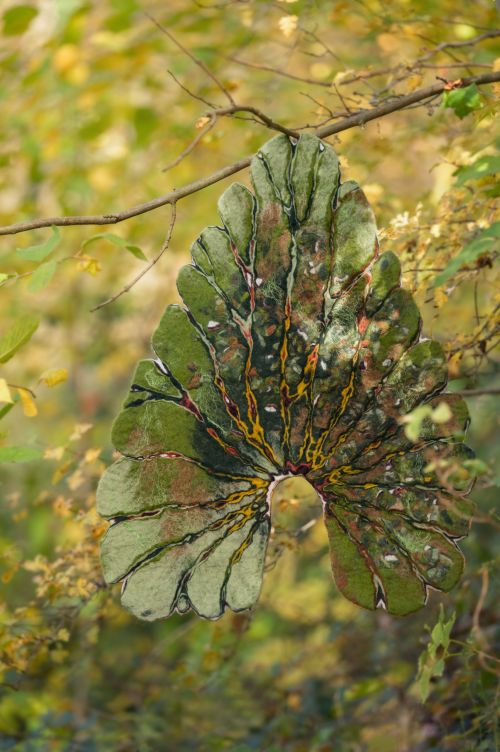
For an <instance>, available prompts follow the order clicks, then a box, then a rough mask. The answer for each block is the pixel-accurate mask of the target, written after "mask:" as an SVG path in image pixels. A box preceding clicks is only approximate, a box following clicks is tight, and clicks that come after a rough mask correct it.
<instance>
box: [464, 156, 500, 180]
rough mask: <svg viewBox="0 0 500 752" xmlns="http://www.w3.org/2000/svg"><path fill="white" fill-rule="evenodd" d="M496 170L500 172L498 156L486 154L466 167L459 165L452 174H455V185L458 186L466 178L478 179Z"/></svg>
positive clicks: (492, 173)
mask: <svg viewBox="0 0 500 752" xmlns="http://www.w3.org/2000/svg"><path fill="white" fill-rule="evenodd" d="M498 172H500V156H496V155H495V156H493V155H491V154H487V155H485V156H484V157H480V158H479V159H477V160H476V161H475V162H474V163H473V164H471V165H468V166H467V167H465V166H464V167H459V168H458V170H455V172H454V173H453V174H454V175H456V176H457V179H456V181H455V185H456V186H457V187H460V186H462V185H464V183H466V182H467V181H468V180H480V179H481V178H485V177H488V176H489V175H496V174H497V173H498Z"/></svg>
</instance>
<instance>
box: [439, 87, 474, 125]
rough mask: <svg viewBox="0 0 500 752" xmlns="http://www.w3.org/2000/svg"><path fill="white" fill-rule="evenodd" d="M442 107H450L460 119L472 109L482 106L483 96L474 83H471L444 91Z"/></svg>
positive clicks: (472, 110)
mask: <svg viewBox="0 0 500 752" xmlns="http://www.w3.org/2000/svg"><path fill="white" fill-rule="evenodd" d="M443 107H448V108H451V109H452V110H453V111H454V112H455V114H456V115H458V117H459V118H460V119H462V118H464V117H466V116H467V115H469V114H470V113H471V112H474V110H480V109H481V107H484V103H483V97H482V95H481V92H480V91H479V89H478V88H477V86H476V84H471V85H470V86H465V87H463V88H460V89H452V90H451V91H445V92H444V94H443Z"/></svg>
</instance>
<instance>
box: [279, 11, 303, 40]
mask: <svg viewBox="0 0 500 752" xmlns="http://www.w3.org/2000/svg"><path fill="white" fill-rule="evenodd" d="M298 20H299V17H298V16H282V17H281V18H280V20H279V21H278V26H279V28H280V31H282V32H283V36H285V37H286V38H287V39H288V38H289V37H291V36H292V34H293V32H294V31H295V29H296V28H297V23H298Z"/></svg>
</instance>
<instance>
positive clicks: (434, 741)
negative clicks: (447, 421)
mask: <svg viewBox="0 0 500 752" xmlns="http://www.w3.org/2000/svg"><path fill="white" fill-rule="evenodd" d="M144 11H147V12H148V13H149V14H151V15H152V16H153V17H154V18H155V19H156V20H157V21H159V22H160V23H161V24H163V25H164V26H165V28H167V29H168V30H169V31H170V32H171V33H173V34H174V35H175V37H176V38H177V39H178V40H179V41H181V42H182V44H184V45H185V46H186V47H188V48H189V50H190V51H191V52H192V53H193V54H194V55H196V56H197V58H199V59H200V60H202V61H203V63H204V64H205V65H206V66H208V67H209V68H210V70H211V71H213V72H214V74H215V75H217V76H218V77H219V79H220V80H221V81H222V83H223V85H224V86H225V87H226V89H227V90H228V91H230V92H231V94H232V95H233V96H234V97H235V98H236V99H237V101H238V102H244V103H246V104H251V105H253V106H256V107H258V108H260V109H262V110H263V111H264V112H266V114H268V115H269V116H270V117H272V118H273V119H274V120H277V121H279V122H280V123H282V124H284V125H285V126H288V127H291V128H296V127H300V126H304V125H306V124H315V123H319V122H322V121H324V120H325V119H326V120H328V119H329V118H330V115H331V113H329V111H330V110H332V109H333V111H334V112H333V115H335V113H336V112H338V111H339V108H340V111H345V113H347V114H348V112H349V110H350V109H351V108H355V109H356V108H360V107H361V108H362V107H370V106H373V105H376V104H377V103H379V102H380V101H383V100H384V99H385V98H387V97H395V96H399V95H401V94H405V93H408V92H411V91H414V90H416V89H418V88H419V87H422V86H425V85H428V84H432V83H433V82H435V80H436V76H441V77H443V78H446V79H447V80H452V81H453V80H455V79H457V78H459V77H460V76H461V75H471V74H474V73H480V72H483V71H487V70H499V69H500V61H499V54H500V53H499V47H498V43H497V40H496V38H495V37H494V35H493V34H492V33H491V32H492V31H493V30H494V29H495V26H496V25H497V22H498V14H497V12H496V10H495V7H494V3H492V2H491V1H490V0H476V2H475V3H469V4H466V5H465V6H464V7H459V8H458V10H457V4H456V2H452V1H451V0H440V2H432V1H431V0H394V1H393V2H390V3H383V2H380V1H379V0H353V1H352V2H342V1H336V2H331V1H330V2H328V1H327V0H279V1H277V2H272V1H270V0H246V1H245V0H234V1H233V2H231V0H225V1H224V0H221V2H214V0H200V1H199V2H198V1H197V0H170V1H169V2H168V3H164V2H160V1H159V0H142V2H141V1H140V0H103V1H102V2H100V3H90V2H84V0H3V2H2V3H0V35H1V44H0V107H1V118H0V223H1V224H3V225H5V224H8V223H12V222H18V221H22V220H24V219H30V218H33V217H39V216H50V215H58V214H94V213H97V214H100V213H111V212H113V211H118V210H121V209H125V208H127V207H129V206H132V205H134V204H136V203H140V202H143V201H146V200H149V199H151V198H154V197H156V196H158V195H160V194H162V193H165V192H167V191H169V190H171V189H172V188H173V187H180V186H182V185H184V184H186V183H188V182H190V181H192V180H195V179H197V178H198V177H202V176H205V175H208V174H210V173H211V172H213V171H215V170H217V169H219V168H220V167H222V166H224V165H226V164H230V163H232V162H234V161H236V160H238V159H240V158H242V157H244V156H247V155H249V154H252V153H253V152H254V151H255V150H256V149H257V148H258V146H259V145H260V144H261V143H263V142H264V141H265V140H267V138H269V137H270V135H272V134H271V133H270V131H268V130H266V129H265V128H264V127H263V126H262V125H260V124H258V123H256V122H251V121H250V122H249V121H248V119H244V116H241V117H238V118H236V117H231V118H220V119H218V120H217V122H216V124H215V127H213V128H212V129H211V130H209V131H208V132H207V133H206V134H205V135H204V136H203V137H202V138H201V140H200V143H199V144H198V146H197V147H196V149H195V150H194V151H193V152H192V153H191V154H189V155H188V156H187V157H186V158H185V159H184V160H183V161H181V162H180V163H179V164H178V165H177V166H176V167H174V168H173V169H171V170H169V171H167V172H162V168H164V167H165V166H166V165H168V164H169V163H170V162H172V161H173V160H175V158H176V157H177V156H178V155H179V154H180V153H181V152H182V150H183V149H184V148H185V147H186V146H187V145H188V144H189V143H190V142H191V141H192V139H193V138H194V137H196V135H197V134H198V133H199V132H200V128H202V127H203V126H204V124H206V119H205V120H203V118H204V116H205V112H206V109H207V106H206V105H205V104H203V103H202V102H200V101H199V100H198V99H196V98H195V97H194V96H192V95H190V94H189V93H188V92H186V91H185V90H183V88H182V87H181V86H179V85H178V83H176V82H175V80H174V79H173V78H172V76H170V75H169V73H168V71H169V70H170V71H172V73H173V74H174V76H175V77H176V78H177V80H178V81H179V82H180V83H182V84H183V85H184V86H186V87H188V88H189V90H190V91H191V92H192V93H193V94H196V95H197V96H200V97H202V98H204V99H207V100H208V101H210V102H215V103H216V104H218V105H219V106H220V105H224V104H226V103H225V102H224V97H223V95H222V93H221V91H220V90H219V89H218V88H217V86H216V85H215V84H214V82H213V80H211V79H210V78H209V77H208V76H206V75H205V74H204V72H203V70H201V69H200V67H199V66H198V67H197V66H195V65H194V64H193V61H192V60H191V59H190V58H189V57H188V56H187V55H185V54H182V53H181V52H180V51H179V49H177V48H176V47H175V45H174V44H173V43H172V41H171V40H170V39H169V38H168V37H167V36H166V35H165V34H162V32H161V30H160V29H159V28H158V27H157V26H155V25H154V23H152V21H151V19H149V18H148V17H147V16H146V15H145V13H144ZM478 38H479V39H478ZM448 42H451V43H453V44H452V46H451V47H450V46H449V47H444V46H443V45H444V43H448ZM457 43H458V44H457ZM431 50H434V52H433V53H432V55H430V56H428V57H426V55H427V53H428V52H429V51H431ZM418 58H420V59H421V64H420V65H418V66H415V65H413V61H415V60H417V59H418ZM422 58H424V60H423V61H422ZM237 61H240V62H237ZM241 61H244V62H246V63H251V64H252V65H254V66H257V67H251V66H250V65H244V64H242V63H241ZM464 61H466V63H464ZM258 66H261V67H262V66H267V67H270V68H274V69H277V72H276V70H275V71H269V70H262V69H259V67H258ZM379 70H382V71H384V72H383V73H382V74H380V75H377V76H375V75H373V76H372V73H373V72H376V71H379ZM283 73H285V74H288V75H283ZM349 78H355V79H356V80H354V81H353V82H352V83H350V84H345V85H344V84H343V81H345V80H346V79H349ZM496 86H497V87H498V84H497V85H496ZM495 93H497V94H498V91H497V92H495V86H493V87H492V86H488V87H478V88H477V89H475V88H474V89H472V90H470V89H468V90H467V93H466V95H465V97H464V95H463V94H462V93H461V91H460V90H457V91H454V90H453V89H451V90H450V91H448V92H447V94H446V95H445V97H444V100H441V99H437V100H433V101H432V102H430V103H426V104H425V105H423V106H417V107H415V108H413V109H409V110H405V111H402V112H396V113H394V114H392V115H390V116H389V117H386V118H384V119H380V120H375V121H373V122H371V123H369V124H368V125H366V126H365V127H363V128H353V129H350V130H346V131H344V132H342V133H339V134H338V135H337V136H335V137H331V138H330V139H329V141H330V142H331V143H332V145H333V146H334V147H335V148H336V149H337V151H338V152H339V154H340V159H341V164H342V169H343V174H344V176H348V177H349V178H353V179H356V180H358V182H360V183H361V185H362V186H363V187H364V189H365V191H366V193H367V195H368V197H369V199H370V201H371V202H372V204H373V207H374V210H375V213H376V215H377V218H378V222H379V227H380V232H381V241H382V247H383V249H384V250H387V249H391V250H393V251H395V252H396V253H397V254H398V255H399V257H400V259H401V261H402V264H403V269H404V274H405V276H404V279H405V283H406V286H407V287H408V288H410V289H412V290H413V291H414V294H415V296H416V299H417V301H418V303H419V304H420V306H421V307H422V312H423V316H424V333H425V334H427V335H432V337H434V338H437V339H438V340H440V341H442V342H443V343H445V346H446V350H447V353H448V355H449V363H450V378H451V381H450V388H451V389H452V390H465V391H466V392H467V391H469V392H471V391H472V393H471V394H470V395H469V398H468V401H469V407H470V412H471V416H472V424H471V428H470V431H469V444H470V445H471V446H472V447H473V448H474V450H475V451H476V453H477V458H478V459H477V462H476V464H475V467H474V472H475V474H477V475H478V476H479V477H478V479H477V481H476V487H475V491H474V493H473V498H474V500H475V501H476V503H477V515H476V521H475V522H474V524H473V528H472V531H471V534H470V536H469V538H468V539H467V540H466V541H465V542H463V544H462V548H463V550H464V552H465V555H466V560H467V564H466V572H465V576H464V579H463V581H462V583H461V585H460V586H459V587H458V588H457V589H455V591H454V592H452V593H451V594H450V595H448V596H443V595H439V596H438V595H437V594H436V593H431V598H430V602H429V604H428V606H427V607H426V609H424V610H423V611H422V612H421V613H417V614H415V615H412V616H409V617H406V618H405V619H402V620H398V619H393V618H390V617H388V616H387V615H386V614H385V613H383V612H380V613H369V612H365V611H363V610H361V609H359V608H356V607H355V606H354V605H352V604H351V603H349V602H348V601H346V600H345V599H344V598H342V597H341V596H340V595H339V594H338V593H337V592H336V590H335V586H334V584H333V581H332V578H331V574H330V566H329V560H328V553H327V541H326V534H325V531H324V529H323V526H322V524H321V523H320V522H319V523H317V522H316V518H318V516H319V513H320V506H319V503H318V501H317V499H316V498H315V497H314V494H313V492H312V489H311V488H310V487H308V486H307V484H305V482H302V481H295V480H292V481H285V482H284V483H283V484H282V485H281V486H280V487H279V488H278V489H277V492H276V499H275V501H274V536H273V541H272V546H271V550H270V553H269V563H268V570H269V572H268V575H267V577H266V580H265V585H264V590H263V594H262V597H261V599H260V601H259V603H258V605H257V607H256V608H255V610H254V612H253V613H251V614H239V615H235V614H231V613H227V614H226V615H225V616H224V617H223V618H222V619H221V620H220V621H218V622H214V623H212V622H204V621H201V620H199V619H197V618H196V617H193V616H177V615H175V616H173V617H172V618H171V619H169V620H168V621H166V622H159V623H154V624H149V623H141V622H139V621H137V620H135V619H134V618H132V617H131V616H129V615H128V614H127V613H126V612H125V611H123V610H122V609H121V607H120V606H119V605H118V593H117V592H116V590H115V589H107V588H105V587H104V585H103V582H102V577H101V573H100V568H99V561H98V539H99V537H100V536H101V535H102V533H103V531H104V529H105V525H104V524H103V522H102V521H101V520H100V519H99V518H98V516H97V515H96V512H95V507H94V502H95V489H96V484H97V481H98V479H99V477H100V475H101V474H102V471H103V469H104V467H105V466H106V465H108V464H109V463H110V462H111V460H112V450H111V446H110V427H111V422H112V419H113V417H114V416H115V415H116V413H117V411H118V409H119V407H120V403H121V400H122V399H123V397H124V396H125V394H126V391H127V387H128V384H129V380H130V378H131V374H132V371H133V367H134V364H135V363H136V361H137V360H138V359H139V358H141V357H147V356H148V354H149V352H150V349H149V337H150V335H151V332H152V331H153V329H154V327H155V325H156V323H157V321H158V319H159V317H160V315H161V313H162V311H163V309H164V307H165V305H166V304H168V303H171V302H175V301H177V300H178V295H177V292H176V288H175V279H176V275H177V272H178V269H179V267H180V266H181V265H182V264H184V263H186V262H187V261H188V250H189V246H190V243H191V242H192V241H193V240H194V239H195V237H196V235H197V234H198V233H199V231H200V230H201V229H202V228H203V227H204V226H205V225H207V224H210V223H216V222H217V213H216V199H217V197H218V195H219V194H220V193H221V192H222V190H223V189H224V187H225V186H226V185H228V184H229V182H231V179H230V180H226V181H224V184H220V185H219V184H216V185H214V186H212V187H210V188H207V189H205V190H203V191H202V192H199V193H196V194H194V195H192V196H189V197H188V198H186V199H184V200H183V201H182V202H180V203H179V205H178V212H177V215H178V218H177V224H176V227H175V232H174V236H173V239H172V243H171V246H170V249H169V250H168V252H167V253H166V254H165V255H164V256H163V257H162V259H161V260H160V262H159V264H158V265H156V266H155V267H153V268H152V269H151V270H150V271H149V272H148V274H147V275H145V277H144V278H143V279H142V280H141V281H140V282H139V283H138V284H137V285H135V286H134V287H133V288H132V290H131V291H130V292H128V293H127V294H126V295H123V296H121V297H120V298H119V299H118V300H116V302H114V303H112V304H110V305H107V306H105V307H103V308H101V309H99V310H98V311H96V312H93V313H92V312H91V311H90V309H92V308H93V307H95V306H96V305H98V304H99V303H100V302H102V301H103V300H104V299H106V298H108V297H109V296H110V295H113V294H114V293H116V292H118V291H119V290H120V289H121V288H122V287H123V286H124V285H125V284H126V283H127V282H128V281H129V280H130V279H132V278H133V277H134V275H136V274H137V273H139V272H140V271H141V269H142V268H144V265H145V261H144V259H143V255H145V256H146V257H147V258H148V259H151V258H152V257H153V256H154V254H155V253H157V252H158V249H159V248H160V246H161V243H162V241H163V238H164V235H165V232H166V230H167V227H168V216H169V210H168V208H162V209H159V210H157V211H155V212H151V213H148V214H144V215H142V216H140V217H136V218H135V219H131V220H130V221H128V222H126V223H123V224H120V225H117V226H116V227H115V228H112V231H113V233H114V236H115V237H114V240H113V238H111V240H110V239H109V238H106V237H98V238H95V239H94V240H93V241H92V242H91V243H88V244H85V241H87V240H88V239H89V238H91V237H92V236H93V235H95V234H96V233H97V232H98V230H96V229H95V228H92V227H68V228H62V229H61V232H60V237H57V236H56V234H55V233H51V230H50V229H47V230H38V231H34V232H30V233H26V234H20V235H11V236H9V235H7V236H3V237H0V258H1V265H0V311H1V322H2V323H1V335H2V337H1V338H0V344H1V347H0V361H1V363H0V400H1V401H0V417H1V419H2V420H1V425H0V460H1V464H0V473H1V479H2V505H1V509H0V576H1V583H0V589H1V598H0V624H1V626H0V749H2V750H11V749H15V750H20V751H22V752H24V751H26V752H29V751H31V750H85V751H87V750H88V751H89V752H91V751H93V750H106V751H108V750H109V751H110V752H113V751H115V750H116V751H117V752H118V751H126V750H141V752H143V751H144V752H146V751H149V750H167V751H168V752H169V751H170V750H176V751H177V750H178V751H179V752H183V751H184V750H222V749H228V750H232V751H234V752H249V751H250V750H266V751H267V752H281V751H282V750H285V751H287V752H303V751H304V752H306V751H307V752H326V750H335V752H358V751H359V752H364V751H365V750H366V751H367V752H405V751H408V752H415V751H417V752H418V750H460V751H462V750H481V752H487V751H488V752H489V750H496V749H498V748H499V745H500V730H499V729H498V726H497V712H498V704H497V700H498V666H499V662H498V658H495V653H494V651H495V632H494V630H495V621H496V617H498V610H497V604H498V598H499V592H498V569H496V567H497V565H498V550H496V549H495V536H496V533H497V532H498V515H496V514H495V512H494V511H492V507H493V505H494V502H495V496H496V495H497V493H498V491H497V489H498V485H499V483H500V481H499V477H498V474H497V472H498V471H496V472H495V469H494V465H493V462H494V457H495V454H494V452H495V436H496V435H497V434H496V431H497V415H498V412H499V411H498V407H499V398H498V396H495V394H492V393H491V392H494V391H495V389H496V391H497V392H498V386H499V384H498V361H495V345H496V342H497V341H498V305H499V300H500V296H499V287H498V274H497V273H496V272H495V265H494V262H495V256H496V253H497V248H496V243H498V234H499V233H498V228H499V225H498V224H497V223H496V222H495V218H496V219H497V220H498V203H497V198H496V196H497V194H498V188H497V186H496V182H495V171H498V166H499V157H498V150H497V145H498V139H499V134H498V131H495V120H494V114H495V107H494V96H495ZM200 119H201V120H200ZM237 179H238V180H241V181H243V182H245V183H247V182H248V175H247V172H246V171H245V172H243V173H240V175H238V177H237ZM495 212H496V214H495ZM108 229H109V228H104V231H107V230H108ZM51 236H52V237H53V241H52V243H49V245H48V246H47V245H45V246H44V245H43V244H44V243H46V241H48V240H49V239H50V238H51ZM116 236H117V237H118V239H117V238H116ZM120 241H122V242H120ZM84 244H85V245H84ZM32 246H41V248H40V247H38V248H33V247H32ZM19 249H24V250H21V251H20V250H19ZM495 275H496V276H495ZM23 341H24V343H23ZM16 345H19V347H18V348H17V351H16V352H15V353H14V354H13V352H12V351H13V350H16ZM10 355H13V356H12V357H10ZM477 392H480V393H479V394H478V393H477ZM483 392H486V393H483ZM495 575H496V576H495Z"/></svg>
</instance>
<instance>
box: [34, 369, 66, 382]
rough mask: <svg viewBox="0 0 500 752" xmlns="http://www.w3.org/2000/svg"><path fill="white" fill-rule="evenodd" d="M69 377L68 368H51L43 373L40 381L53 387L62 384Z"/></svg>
mask: <svg viewBox="0 0 500 752" xmlns="http://www.w3.org/2000/svg"><path fill="white" fill-rule="evenodd" d="M67 378H68V370H67V369H66V368H50V369H49V370H48V371H44V372H43V373H42V375H41V376H40V378H39V379H38V381H39V382H40V383H42V384H45V385H46V386H49V387H53V386H56V384H62V382H63V381H66V380H67Z"/></svg>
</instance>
